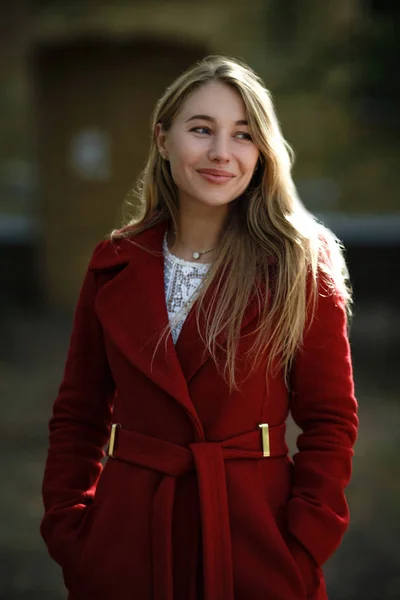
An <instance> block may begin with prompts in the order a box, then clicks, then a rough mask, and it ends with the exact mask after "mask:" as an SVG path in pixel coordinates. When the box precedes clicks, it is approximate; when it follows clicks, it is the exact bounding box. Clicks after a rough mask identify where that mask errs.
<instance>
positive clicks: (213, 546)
mask: <svg viewBox="0 0 400 600" xmlns="http://www.w3.org/2000/svg"><path fill="white" fill-rule="evenodd" d="M259 427H260V428H261V431H260V429H257V430H256V431H250V432H248V433H244V434H241V435H238V436H235V437H232V438H229V439H227V440H224V441H222V442H206V441H202V442H196V443H193V444H190V445H189V446H188V447H184V446H179V445H177V444H171V443H169V442H165V441H163V440H160V439H159V438H154V437H150V436H148V435H143V434H141V433H136V432H134V431H130V430H128V429H123V428H122V427H121V425H120V424H119V423H114V424H113V426H112V429H111V437H110V446H109V449H108V454H109V456H110V457H111V458H116V459H120V460H123V461H126V462H130V463H133V464H135V465H138V466H140V467H145V468H147V469H151V470H153V471H158V472H160V473H163V474H164V478H163V480H162V482H161V484H160V485H159V487H158V489H157V492H156V495H155V497H154V503H153V515H152V538H153V539H152V542H153V580H154V581H153V586H154V587H153V589H154V600H174V591H173V565H172V562H173V559H172V513H173V504H174V497H175V486H176V481H177V478H178V477H182V476H183V475H185V474H187V473H189V472H190V471H196V474H197V479H198V488H199V497H200V511H201V523H202V537H203V570H204V597H205V600H233V598H234V597H233V567H232V549H231V534H230V524H229V507H228V497H227V490H226V477H225V465H224V462H225V461H226V460H235V459H236V460H237V459H258V460H260V459H262V458H264V457H277V456H286V454H287V453H288V447H287V445H286V443H285V424H284V423H283V424H282V425H277V426H273V427H272V426H268V425H266V424H262V425H260V426H259Z"/></svg>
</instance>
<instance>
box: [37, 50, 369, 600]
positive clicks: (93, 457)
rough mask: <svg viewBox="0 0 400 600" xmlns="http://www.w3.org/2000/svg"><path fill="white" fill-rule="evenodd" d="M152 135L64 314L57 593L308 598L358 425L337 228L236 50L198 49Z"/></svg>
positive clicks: (107, 599) (329, 539)
mask: <svg viewBox="0 0 400 600" xmlns="http://www.w3.org/2000/svg"><path fill="white" fill-rule="evenodd" d="M153 132H154V136H153V139H152V142H151V148H150V154H149V158H148V161H147V165H146V168H145V170H144V173H143V176H142V179H141V185H140V187H139V190H138V194H139V200H140V214H139V215H138V216H137V217H136V218H135V219H134V220H132V221H131V222H130V223H128V225H127V226H125V227H124V228H122V229H121V230H119V231H116V232H114V233H113V235H112V236H111V239H109V240H106V241H103V242H101V243H100V244H99V245H98V246H97V248H96V249H95V252H94V255H93V257H92V259H91V261H90V264H89V268H88V271H87V274H86V277H85V279H84V283H83V287H82V290H81V295H80V298H79V301H78V305H77V308H76V314H75V320H74V327H73V333H72V338H71V344H70V349H69V353H68V357H67V361H66V367H65V373H64V378H63V381H62V384H61V387H60V391H59V395H58V398H57V400H56V402H55V405H54V413H53V416H52V419H51V421H50V448H49V454H48V459H47V465H46V471H45V476H44V483H43V493H44V502H45V508H46V512H45V516H44V519H43V522H42V528H41V530H42V534H43V537H44V539H45V541H46V543H47V546H48V548H49V552H50V554H51V555H52V557H53V558H54V559H55V560H56V561H57V562H58V563H59V564H60V565H61V566H62V568H63V572H64V578H65V582H66V585H67V587H68V589H69V592H70V598H71V600H72V599H73V600H81V599H85V600H87V599H96V600H111V599H112V600H125V599H126V600H128V599H132V598H137V599H138V600H150V599H155V600H194V599H197V598H204V599H206V600H233V599H235V600H249V599H251V600H261V599H262V600H265V599H266V598H268V599H269V600H301V599H305V598H309V599H313V600H322V599H324V598H326V591H325V585H324V580H323V575H322V571H321V566H322V564H323V563H324V562H325V561H326V560H327V559H328V558H329V556H330V555H331V554H332V553H333V552H334V550H335V549H336V548H337V547H338V545H339V544H340V541H341V538H342V536H343V533H344V531H345V529H346V527H347V525H348V507H347V504H346V500H345V497H344V488H345V486H346V485H347V483H348V481H349V478H350V469H351V457H352V447H353V444H354V442H355V437H356V428H357V416H356V401H355V398H354V390H353V380H352V368H351V359H350V353H349V344H348V338H347V331H346V329H347V326H346V323H347V321H346V309H347V308H348V306H349V301H350V294H349V291H348V288H347V287H346V268H345V264H344V261H343V257H342V255H341V252H340V247H339V244H338V242H337V240H336V238H335V237H334V236H333V234H331V233H330V232H329V231H328V230H327V229H325V228H324V227H322V226H321V225H320V224H318V223H317V222H316V220H315V219H314V218H313V217H312V216H311V215H310V214H309V213H308V212H307V211H305V209H304V208H303V206H302V205H301V203H300V201H299V200H298V198H297V196H296V192H295V188H294V185H293V182H292V179H291V174H290V172H291V160H290V154H289V150H288V146H287V144H286V142H285V140H284V139H283V137H282V134H281V131H280V129H279V126H278V122H277V119H276V116H275V114H274V110H273V106H272V102H271V99H270V96H269V94H268V92H267V91H266V89H265V88H264V86H263V84H262V82H261V81H260V79H259V78H258V77H257V76H256V75H255V74H254V73H253V72H252V71H251V69H249V68H248V67H247V66H245V65H244V64H242V63H240V62H238V61H236V60H233V59H228V58H225V57H218V56H213V57H208V58H206V59H204V60H203V61H202V62H201V63H199V64H196V65H195V66H194V67H193V68H191V69H190V70H189V71H187V72H186V73H184V74H183V75H182V76H181V77H179V78H178V80H177V81H175V82H174V83H173V84H172V85H171V86H170V87H169V88H168V89H167V90H166V92H165V94H164V96H163V97H162V98H161V99H160V101H159V102H158V104H157V106H156V109H155V113H154V121H153ZM289 410H290V411H291V414H292V415H293V418H294V420H295V422H296V423H297V424H298V425H299V427H300V428H301V429H302V433H301V435H300V436H299V438H298V452H297V454H296V455H295V456H294V458H293V461H292V459H291V458H289V457H288V449H287V446H286V443H285V421H286V418H287V416H288V411H289ZM107 443H108V444H109V446H108V450H107V452H108V456H109V458H108V460H107V462H106V464H105V467H104V469H102V463H101V459H102V458H103V447H104V446H105V445H106V444H107Z"/></svg>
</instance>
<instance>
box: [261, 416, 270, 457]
mask: <svg viewBox="0 0 400 600" xmlns="http://www.w3.org/2000/svg"><path fill="white" fill-rule="evenodd" d="M259 427H260V429H261V434H262V446H263V456H271V450H270V446H269V426H268V423H260V425H259Z"/></svg>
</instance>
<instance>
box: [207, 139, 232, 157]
mask: <svg viewBox="0 0 400 600" xmlns="http://www.w3.org/2000/svg"><path fill="white" fill-rule="evenodd" d="M208 157H209V159H210V160H212V161H215V162H228V161H229V159H230V150H229V139H228V138H227V136H225V135H223V134H219V135H214V136H213V137H212V143H211V146H210V150H209V153H208Z"/></svg>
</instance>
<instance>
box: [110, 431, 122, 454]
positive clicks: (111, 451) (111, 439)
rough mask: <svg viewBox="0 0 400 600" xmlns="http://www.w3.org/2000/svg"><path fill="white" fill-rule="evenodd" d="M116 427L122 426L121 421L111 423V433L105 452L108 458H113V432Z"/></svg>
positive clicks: (114, 432)
mask: <svg viewBox="0 0 400 600" xmlns="http://www.w3.org/2000/svg"><path fill="white" fill-rule="evenodd" d="M117 427H122V425H121V423H113V424H112V425H111V434H110V443H109V445H108V451H107V454H108V456H110V458H115V456H114V445H115V434H116V433H117Z"/></svg>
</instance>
